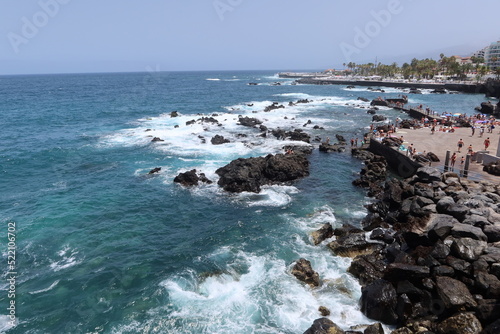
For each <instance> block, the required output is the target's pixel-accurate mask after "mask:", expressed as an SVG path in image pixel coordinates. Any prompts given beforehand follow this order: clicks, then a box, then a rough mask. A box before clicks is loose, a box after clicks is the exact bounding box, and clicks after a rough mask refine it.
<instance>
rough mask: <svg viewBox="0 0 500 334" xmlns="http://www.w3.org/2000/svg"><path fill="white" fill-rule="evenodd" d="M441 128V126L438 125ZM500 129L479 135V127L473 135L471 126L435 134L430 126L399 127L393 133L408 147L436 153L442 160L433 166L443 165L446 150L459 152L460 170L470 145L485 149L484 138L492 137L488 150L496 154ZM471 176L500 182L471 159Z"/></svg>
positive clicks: (456, 168)
mask: <svg viewBox="0 0 500 334" xmlns="http://www.w3.org/2000/svg"><path fill="white" fill-rule="evenodd" d="M436 128H439V127H436ZM499 131H500V129H499V128H498V127H497V128H496V129H494V130H493V133H487V132H486V130H485V132H484V134H483V136H482V137H480V136H479V129H476V132H475V135H474V136H472V131H471V129H470V128H455V132H451V133H450V132H440V131H435V133H434V134H432V133H431V130H430V127H425V128H420V129H398V132H396V133H395V134H393V136H395V137H398V138H399V137H401V136H403V139H404V145H405V146H406V147H407V146H408V145H410V144H413V147H414V148H416V150H417V153H423V152H424V151H425V152H426V153H427V152H433V153H434V154H436V155H437V156H438V157H439V159H440V160H441V161H440V162H437V163H433V164H432V165H433V166H442V165H443V164H444V161H445V157H446V151H447V150H449V151H450V154H453V152H456V153H457V160H456V163H455V169H454V171H455V172H458V171H459V170H460V159H461V158H462V156H463V157H465V156H466V155H467V151H468V147H469V145H472V149H473V151H474V152H476V151H481V150H484V140H485V139H486V138H488V137H489V138H490V146H489V148H488V151H489V152H490V154H493V155H496V153H497V149H498V141H499V138H500V132H499ZM460 139H462V140H463V142H464V146H463V147H462V149H461V152H460V153H459V152H458V146H457V143H458V141H459V140H460ZM469 172H470V176H471V177H474V178H478V177H479V178H484V179H485V180H489V181H493V182H500V177H498V176H494V175H491V174H488V173H485V172H483V166H482V164H479V163H476V162H475V161H471V163H470V168H469Z"/></svg>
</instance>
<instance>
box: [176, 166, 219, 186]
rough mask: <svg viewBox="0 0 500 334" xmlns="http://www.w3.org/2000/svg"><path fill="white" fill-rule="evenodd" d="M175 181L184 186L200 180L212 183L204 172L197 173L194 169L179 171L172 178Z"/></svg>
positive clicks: (192, 184)
mask: <svg viewBox="0 0 500 334" xmlns="http://www.w3.org/2000/svg"><path fill="white" fill-rule="evenodd" d="M174 182H175V183H180V184H181V185H183V186H185V187H190V186H197V185H198V184H199V183H200V182H204V183H207V184H210V183H212V181H210V180H209V179H207V177H206V176H205V174H204V173H200V174H198V173H197V171H196V169H192V170H190V171H187V172H184V173H179V175H177V176H176V177H175V179H174Z"/></svg>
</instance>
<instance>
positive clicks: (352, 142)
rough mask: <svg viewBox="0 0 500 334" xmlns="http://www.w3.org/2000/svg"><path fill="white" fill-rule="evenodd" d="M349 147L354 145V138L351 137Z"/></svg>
mask: <svg viewBox="0 0 500 334" xmlns="http://www.w3.org/2000/svg"><path fill="white" fill-rule="evenodd" d="M351 147H354V138H351Z"/></svg>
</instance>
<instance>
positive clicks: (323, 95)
mask: <svg viewBox="0 0 500 334" xmlns="http://www.w3.org/2000/svg"><path fill="white" fill-rule="evenodd" d="M277 81H279V82H281V83H282V84H281V85H279V86H274V85H272V83H273V82H277ZM292 81H293V80H286V79H279V78H278V77H277V76H276V73H275V72H272V71H267V72H172V73H167V72H158V73H157V72H151V73H122V74H72V75H69V74H65V75H36V76H35V75H34V76H3V77H0V114H1V117H0V129H1V131H0V186H1V192H0V214H1V215H0V222H1V225H0V226H1V230H0V247H1V252H2V258H1V263H0V268H1V272H2V274H3V276H2V277H3V280H2V281H1V283H0V310H2V311H0V332H6V333H9V334H10V333H207V334H208V333H217V334H223V333H228V334H229V333H231V334H234V333H239V334H245V333H262V334H271V333H287V334H288V333H290V334H291V333H303V332H304V331H305V330H306V329H307V328H308V327H309V326H310V325H311V324H312V322H313V320H314V319H317V318H319V317H320V314H319V312H318V311H317V310H318V307H319V306H326V307H328V308H329V309H330V310H331V312H332V314H331V316H330V318H331V319H332V320H333V321H334V322H336V323H337V324H339V325H340V326H342V327H343V328H344V329H347V328H348V327H349V326H351V325H356V324H360V323H371V321H370V320H369V319H366V318H365V317H364V316H363V315H362V314H361V312H360V311H359V307H358V299H359V297H360V287H359V285H358V283H357V282H356V280H355V279H353V278H352V277H351V276H350V275H349V274H347V273H346V269H347V268H348V266H349V263H350V260H349V259H346V258H340V257H336V256H334V255H332V253H331V252H330V251H329V250H328V249H327V247H326V243H327V242H324V243H322V244H321V245H319V246H313V245H312V243H311V241H310V236H309V233H310V232H312V231H313V230H316V229H318V228H319V227H321V226H322V224H324V223H327V222H330V223H332V224H333V225H334V227H337V226H340V225H342V224H343V223H350V224H354V225H358V224H359V222H360V220H361V219H362V218H363V217H364V215H365V213H366V211H365V208H364V205H365V204H366V203H368V202H369V199H368V198H366V197H365V191H364V190H362V189H358V188H355V187H353V186H352V185H351V182H352V181H353V180H354V179H355V178H356V174H357V173H358V172H359V170H360V168H361V166H362V163H361V162H360V161H358V160H356V159H353V158H351V156H350V154H349V153H348V152H346V153H342V154H321V153H320V152H318V150H315V151H314V152H313V154H312V155H311V156H310V162H311V170H310V172H311V175H310V176H309V177H307V178H304V179H302V180H300V181H298V182H296V183H294V184H293V185H292V186H290V185H288V186H269V187H264V188H263V191H262V192H261V193H260V194H253V193H251V194H250V193H243V194H237V195H235V194H229V193H226V192H224V191H222V190H221V189H219V188H218V186H217V185H216V183H214V184H211V185H200V186H198V187H194V188H190V189H187V188H183V187H182V186H179V185H177V184H174V183H173V179H174V177H175V176H176V175H177V174H178V173H179V172H184V171H187V170H191V169H193V168H195V169H197V170H198V171H200V172H204V173H205V174H206V175H207V177H208V178H209V179H212V180H214V181H217V179H218V176H217V175H216V174H215V170H216V169H217V168H219V167H222V166H224V165H226V164H227V163H229V162H230V161H232V160H233V159H236V158H239V157H251V156H263V155H267V154H269V153H279V152H283V149H282V147H283V146H284V145H285V144H286V143H288V142H286V141H280V140H277V139H275V138H274V137H272V136H268V137H267V138H262V137H259V136H258V135H259V134H260V132H259V131H258V130H257V129H252V128H248V127H243V126H240V125H237V121H238V116H239V115H242V116H249V117H256V118H258V119H260V120H262V121H263V124H264V125H266V126H267V127H268V128H277V127H280V128H284V129H293V128H300V129H304V130H305V131H306V132H308V133H310V134H311V135H312V136H313V137H315V136H319V137H321V138H323V139H325V138H326V137H330V138H332V141H334V139H333V138H335V134H337V133H338V134H341V135H343V136H344V137H346V138H347V139H350V138H353V137H358V138H360V140H361V138H362V137H363V133H364V132H366V131H367V127H369V125H370V121H371V117H372V116H371V115H368V114H367V113H366V110H367V109H365V108H361V106H362V107H366V106H368V103H365V102H361V101H357V100H356V99H357V97H358V96H362V97H366V98H369V99H372V98H375V97H377V96H381V95H382V96H385V97H395V96H397V95H398V94H401V91H399V90H397V89H388V88H385V90H386V93H380V92H371V91H368V90H367V89H366V88H356V89H346V87H345V86H312V85H292V84H291V83H292ZM250 82H254V83H258V85H252V86H250V85H248V83H250ZM424 93H425V94H423V95H414V96H410V102H411V103H423V104H425V105H429V106H430V107H431V108H434V109H436V110H438V111H448V112H452V111H453V112H467V113H471V112H472V111H473V108H474V106H476V105H479V103H480V102H482V101H484V97H483V96H481V95H464V94H457V95H451V94H450V95H433V94H429V93H428V92H424ZM306 98H307V99H309V100H313V102H311V103H306V104H298V105H296V106H288V102H289V101H295V102H296V101H297V100H299V99H306ZM273 102H279V103H283V104H284V105H285V106H286V108H284V109H278V110H274V111H272V112H263V109H264V108H265V106H268V105H270V104H271V103H273ZM346 104H348V105H346ZM355 105H358V106H355ZM172 111H177V112H178V113H179V117H171V116H170V112H172ZM380 113H381V114H384V115H386V116H388V117H389V118H390V119H391V120H394V119H395V118H396V117H398V116H400V117H401V114H399V113H398V112H396V111H395V110H391V109H386V110H381V111H380ZM201 115H203V116H212V115H214V116H213V117H214V118H216V119H217V120H219V122H220V123H221V124H222V126H217V125H212V124H209V123H195V124H192V125H186V122H187V121H190V120H193V119H198V118H200V117H201ZM308 120H311V124H310V125H308V126H307V127H304V126H303V125H304V124H305V123H306V122H307V121H308ZM176 125H178V127H175V126H176ZM314 125H319V126H322V127H324V130H314V129H312V127H313V126H314ZM215 134H220V135H223V136H224V137H225V138H227V139H229V140H230V141H231V143H229V144H224V145H219V146H214V145H212V144H211V143H210V138H211V137H213V136H214V135H215ZM242 135H246V136H242ZM199 136H203V137H204V138H205V139H206V143H203V142H202V140H201V139H200V138H199ZM153 137H160V138H161V139H163V140H164V141H162V142H151V140H152V138H153ZM315 145H317V144H315ZM155 167H161V168H162V169H161V172H160V173H159V174H156V175H154V176H151V175H148V172H149V171H150V170H151V169H153V168H155ZM9 223H11V225H13V224H14V223H15V227H16V230H15V235H16V240H15V243H16V262H15V270H16V272H17V276H16V285H15V297H13V298H11V297H9V296H8V290H9V284H8V282H7V280H6V278H7V276H8V272H9V268H8V265H7V258H8V248H7V241H8V240H7V231H8V224H9ZM301 257H304V258H306V259H308V260H310V261H311V262H312V265H313V268H314V269H315V270H317V271H318V272H319V275H320V277H321V279H322V280H323V282H324V284H323V285H322V286H321V287H320V288H317V289H311V288H309V287H307V286H305V285H304V284H302V283H300V282H299V281H298V280H297V279H296V278H295V277H294V276H292V275H291V274H290V269H291V267H292V265H293V263H294V261H295V260H297V259H299V258H301ZM12 300H14V301H15V306H16V310H15V312H16V313H15V315H16V325H15V327H12V326H11V325H10V324H9V318H8V317H7V316H8V314H9V311H8V310H7V307H8V306H9V303H10V302H11V301H12Z"/></svg>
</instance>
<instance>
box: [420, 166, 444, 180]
mask: <svg viewBox="0 0 500 334" xmlns="http://www.w3.org/2000/svg"><path fill="white" fill-rule="evenodd" d="M417 176H418V178H419V179H420V181H421V182H425V183H431V182H434V181H437V182H439V181H441V172H440V171H439V169H437V168H433V167H420V168H419V169H418V170H417Z"/></svg>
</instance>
